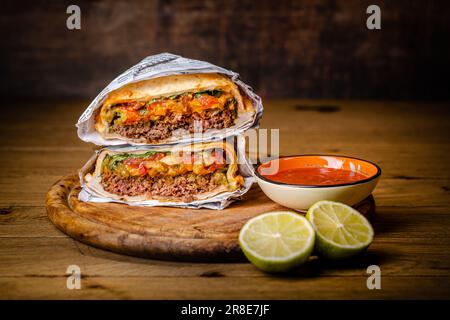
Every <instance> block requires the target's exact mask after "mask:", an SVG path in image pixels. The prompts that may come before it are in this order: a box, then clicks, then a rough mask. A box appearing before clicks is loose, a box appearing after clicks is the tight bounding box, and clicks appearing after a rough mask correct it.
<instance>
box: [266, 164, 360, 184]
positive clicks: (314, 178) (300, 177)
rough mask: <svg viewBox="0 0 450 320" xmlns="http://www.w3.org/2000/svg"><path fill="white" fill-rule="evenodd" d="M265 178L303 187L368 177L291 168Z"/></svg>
mask: <svg viewBox="0 0 450 320" xmlns="http://www.w3.org/2000/svg"><path fill="white" fill-rule="evenodd" d="M264 177H265V178H267V179H269V180H272V181H276V182H282V183H288V184H298V185H304V186H332V185H337V184H345V183H352V182H356V181H360V180H365V179H367V178H368V177H367V176H365V175H363V174H362V173H359V172H353V171H350V170H345V169H335V168H293V169H285V170H280V171H278V172H277V173H275V174H271V175H264Z"/></svg>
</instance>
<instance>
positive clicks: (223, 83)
mask: <svg viewBox="0 0 450 320" xmlns="http://www.w3.org/2000/svg"><path fill="white" fill-rule="evenodd" d="M249 113H250V114H254V113H255V109H254V106H253V105H252V103H251V101H250V99H249V98H248V97H247V96H245V94H243V93H241V90H240V89H239V87H238V86H237V85H236V84H235V83H234V82H233V81H232V80H231V79H230V78H228V77H227V76H225V75H221V74H218V73H201V74H182V75H171V76H165V77H159V78H153V79H149V80H143V81H139V82H134V83H131V84H127V85H125V86H123V87H121V88H119V89H117V90H115V91H112V92H111V93H109V95H108V96H107V97H106V99H105V101H104V102H103V105H102V106H101V108H100V109H99V112H98V113H97V115H96V117H95V129H96V130H97V131H98V132H99V133H100V135H101V136H102V137H103V138H104V139H106V140H108V139H121V140H124V141H126V142H133V143H145V144H163V143H171V142H176V137H177V136H181V135H186V134H193V133H199V132H201V133H205V132H208V130H211V129H219V130H221V129H226V128H231V127H233V126H234V125H235V124H236V123H238V122H239V119H240V118H242V117H244V115H248V114H249Z"/></svg>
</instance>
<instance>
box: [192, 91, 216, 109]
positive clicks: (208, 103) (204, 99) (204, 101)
mask: <svg viewBox="0 0 450 320" xmlns="http://www.w3.org/2000/svg"><path fill="white" fill-rule="evenodd" d="M197 99H198V101H200V103H201V105H202V108H203V109H210V108H212V107H214V106H216V105H217V104H218V103H219V100H218V99H217V98H216V97H213V96H210V95H209V94H202V95H201V96H200V97H199V98H197Z"/></svg>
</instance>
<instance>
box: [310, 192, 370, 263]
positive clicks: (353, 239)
mask: <svg viewBox="0 0 450 320" xmlns="http://www.w3.org/2000/svg"><path fill="white" fill-rule="evenodd" d="M306 218H307V219H308V220H309V221H310V222H311V224H312V226H313V228H314V230H315V232H316V244H315V250H316V252H317V253H318V254H319V255H321V256H325V257H328V258H331V259H343V258H348V257H351V256H354V255H356V254H358V253H360V252H362V251H364V250H365V249H366V248H367V247H368V246H369V245H370V244H371V243H372V241H373V236H374V232H373V228H372V226H371V225H370V223H369V221H368V220H367V219H366V218H365V217H364V216H363V215H362V214H360V213H359V212H358V211H357V210H355V209H353V208H352V207H349V206H347V205H344V204H342V203H338V202H333V201H326V200H324V201H319V202H317V203H315V204H314V205H312V206H311V207H310V208H309V210H308V213H307V215H306ZM318 226H319V227H318Z"/></svg>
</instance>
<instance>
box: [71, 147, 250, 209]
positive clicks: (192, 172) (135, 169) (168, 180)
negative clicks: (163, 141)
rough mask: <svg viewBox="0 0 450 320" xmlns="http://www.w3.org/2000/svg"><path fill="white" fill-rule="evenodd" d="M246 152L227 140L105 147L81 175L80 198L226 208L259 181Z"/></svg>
mask: <svg viewBox="0 0 450 320" xmlns="http://www.w3.org/2000/svg"><path fill="white" fill-rule="evenodd" d="M242 143H243V142H242ZM235 146H236V147H235ZM244 148H245V147H244V146H242V145H241V146H239V143H237V142H236V143H234V142H233V143H231V142H225V141H223V142H222V141H220V142H209V143H196V144H191V145H182V146H179V145H177V146H168V147H157V148H149V147H125V148H123V147H122V148H109V149H108V148H105V149H102V150H99V151H98V152H97V153H96V155H95V156H94V157H92V158H91V159H90V160H89V161H88V163H87V164H86V165H85V166H84V167H83V168H82V169H81V170H80V180H81V185H82V187H83V189H82V191H81V192H80V195H79V199H80V200H82V201H91V202H121V203H126V204H130V205H146V206H158V205H159V206H177V207H192V208H200V207H207V208H211V209H223V208H224V207H226V206H227V205H228V204H229V203H230V202H231V201H233V200H235V199H236V198H238V197H239V196H241V195H242V194H244V193H245V192H246V191H248V189H249V188H250V186H251V184H252V182H253V178H252V173H251V167H250V165H249V164H248V162H247V160H246V159H245V155H243V152H244Z"/></svg>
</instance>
